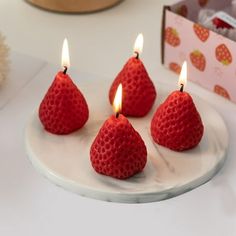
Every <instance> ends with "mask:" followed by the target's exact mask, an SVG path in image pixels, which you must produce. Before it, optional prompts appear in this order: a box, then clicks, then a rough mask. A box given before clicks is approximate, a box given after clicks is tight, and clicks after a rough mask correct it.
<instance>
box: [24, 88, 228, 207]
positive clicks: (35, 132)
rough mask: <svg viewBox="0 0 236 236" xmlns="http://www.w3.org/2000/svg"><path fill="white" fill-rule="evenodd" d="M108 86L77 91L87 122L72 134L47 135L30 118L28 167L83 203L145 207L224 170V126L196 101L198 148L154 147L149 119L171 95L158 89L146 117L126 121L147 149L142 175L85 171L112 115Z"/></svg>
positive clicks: (225, 132) (209, 109)
mask: <svg viewBox="0 0 236 236" xmlns="http://www.w3.org/2000/svg"><path fill="white" fill-rule="evenodd" d="M107 85H108V86H109V83H107ZM107 85H105V84H104V86H103V85H101V84H100V83H99V84H96V83H93V84H90V85H89V88H88V87H87V86H86V85H84V87H83V86H82V89H83V92H84V94H85V96H86V97H87V101H88V104H89V105H90V119H89V121H88V122H87V124H86V125H85V127H84V128H82V129H81V130H79V131H77V132H75V133H72V134H70V135H64V136H57V135H53V134H50V133H48V132H46V131H45V130H44V129H43V127H42V125H41V123H40V121H39V119H38V115H37V114H36V113H35V114H33V116H32V117H31V119H30V121H29V123H28V124H27V127H26V133H25V141H26V148H27V153H28V156H29V159H30V161H31V162H32V164H33V166H34V167H35V168H36V169H37V170H38V171H39V172H41V173H42V174H43V175H44V176H46V177H47V178H48V179H49V180H51V181H52V182H54V183H55V184H57V185H59V186H61V187H63V188H65V189H67V190H70V191H73V192H76V193H78V194H80V195H82V196H86V197H91V198H95V199H100V200H105V201H112V202H124V203H144V202H152V201H160V200H163V199H167V198H171V197H174V196H177V195H179V194H182V193H184V192H187V191H189V190H192V189H194V188H196V187H197V186H199V185H201V184H203V183H205V182H207V181H208V180H210V179H211V178H212V177H213V176H214V175H215V174H216V173H217V172H218V171H219V170H220V168H221V167H222V166H223V164H224V161H225V158H226V151H227V146H228V132H227V129H226V126H225V124H224V121H223V120H222V118H221V117H220V115H219V114H218V113H217V112H216V111H215V110H214V109H213V108H212V107H211V106H209V105H208V104H207V103H206V102H205V101H203V100H201V99H200V98H198V97H195V96H193V99H194V102H195V104H196V106H197V108H198V110H199V112H200V114H201V117H202V120H203V122H204V126H205V132H204V136H203V139H202V141H201V142H200V144H199V145H198V146H197V147H196V148H194V149H192V150H189V151H185V152H174V151H171V150H168V149H166V148H164V147H161V146H159V145H156V144H154V143H153V141H152V138H151V136H150V131H149V126H150V121H151V118H152V115H153V113H154V110H155V109H156V107H157V106H158V105H159V103H160V102H161V101H163V100H164V99H165V98H166V96H167V95H168V94H169V92H170V91H171V89H170V88H169V87H168V85H165V84H158V88H159V89H158V102H157V103H156V104H155V106H154V108H153V110H152V111H151V112H150V113H149V115H148V116H146V117H144V118H139V119H134V118H132V119H131V118H130V119H129V120H130V122H131V123H132V124H133V126H134V128H135V129H136V130H137V131H138V132H139V133H140V134H141V136H142V138H143V140H144V142H145V143H146V146H147V150H148V162H147V165H146V167H145V169H144V171H143V172H142V173H140V174H137V175H135V176H134V177H132V178H130V179H128V180H117V179H113V178H111V177H107V176H103V175H100V174H97V173H96V172H95V171H94V170H93V168H92V167H91V165H90V157H89V150H90V146H91V143H92V142H93V140H94V138H95V136H96V134H97V132H98V130H99V129H100V127H101V125H102V123H103V122H104V121H105V119H107V118H108V116H109V115H110V114H111V113H112V109H111V107H110V106H109V104H108V102H107V91H108V87H107ZM94 89H96V90H97V93H94ZM98 94H101V96H99V97H98Z"/></svg>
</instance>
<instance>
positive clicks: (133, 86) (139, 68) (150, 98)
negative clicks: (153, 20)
mask: <svg viewBox="0 0 236 236" xmlns="http://www.w3.org/2000/svg"><path fill="white" fill-rule="evenodd" d="M142 48H143V36H142V34H140V35H139V36H138V37H137V39H136V42H135V46H134V53H135V56H133V57H131V58H130V59H129V60H128V62H127V63H126V64H125V65H124V67H123V69H122V70H121V71H120V73H119V74H118V75H117V77H116V78H115V80H114V82H113V83H112V85H111V88H110V92H109V100H110V103H111V104H112V102H113V100H114V97H115V93H116V90H117V87H118V85H119V84H120V83H122V86H123V94H124V96H123V101H122V103H123V104H122V114H124V115H126V116H134V117H142V116H145V115H146V114H147V113H148V112H149V111H150V109H151V108H152V105H153V103H154V101H155V98H156V90H155V87H154V85H153V83H152V81H151V79H150V77H149V75H148V73H147V70H146V68H145V66H144V64H143V63H142V61H141V60H140V53H141V52H142Z"/></svg>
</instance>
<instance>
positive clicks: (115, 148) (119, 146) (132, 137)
mask: <svg viewBox="0 0 236 236" xmlns="http://www.w3.org/2000/svg"><path fill="white" fill-rule="evenodd" d="M121 100H122V86H121V85H119V87H118V89H117V93H116V96H115V99H114V103H113V106H114V109H115V115H112V116H111V117H110V118H108V119H107V120H106V121H105V123H104V124H103V126H102V127H101V129H100V131H99V133H98V135H97V136H96V138H95V140H94V142H93V144H92V146H91V149H90V160H91V163H92V166H93V168H94V169H95V171H96V172H98V173H100V174H103V175H107V176H111V177H114V178H118V179H126V178H129V177H131V176H133V175H134V174H136V173H138V172H141V171H142V170H143V168H144V167H145V164H146V162H147V150H146V146H145V144H144V142H143V140H142V138H141V137H140V135H139V134H138V132H137V131H135V129H134V128H133V127H132V125H131V124H130V123H129V121H128V119H127V118H126V117H125V116H124V115H122V114H119V112H120V111H121Z"/></svg>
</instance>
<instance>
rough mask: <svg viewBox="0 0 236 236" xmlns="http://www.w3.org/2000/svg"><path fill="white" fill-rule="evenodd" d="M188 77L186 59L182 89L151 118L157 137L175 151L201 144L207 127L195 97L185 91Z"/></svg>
mask: <svg viewBox="0 0 236 236" xmlns="http://www.w3.org/2000/svg"><path fill="white" fill-rule="evenodd" d="M186 80H187V63H186V62H184V64H183V67H182V70H181V73H180V78H179V86H180V91H174V92H172V93H171V94H170V95H169V96H168V97H167V99H166V100H165V101H164V103H162V104H161V105H160V106H159V107H158V108H157V110H156V113H155V114H154V116H153V118H152V121H151V135H152V137H153V140H154V141H155V142H156V143H158V144H160V145H162V146H165V147H167V148H170V149H172V150H175V151H183V150H187V149H190V148H193V147H195V146H196V145H198V143H199V142H200V141H201V138H202V136H203V130H204V127H203V124H202V120H201V117H200V115H199V113H198V111H197V109H196V107H195V105H194V102H193V99H192V97H191V96H190V95H189V93H187V92H184V91H183V89H184V86H185V84H186Z"/></svg>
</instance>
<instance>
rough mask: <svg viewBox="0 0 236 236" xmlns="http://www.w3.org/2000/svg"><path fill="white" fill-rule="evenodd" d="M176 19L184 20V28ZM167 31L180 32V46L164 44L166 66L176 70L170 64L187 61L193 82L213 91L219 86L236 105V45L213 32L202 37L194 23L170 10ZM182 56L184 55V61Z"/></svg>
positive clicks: (189, 76) (179, 63) (189, 77)
mask: <svg viewBox="0 0 236 236" xmlns="http://www.w3.org/2000/svg"><path fill="white" fill-rule="evenodd" d="M177 17H180V18H182V21H181V22H182V24H181V25H180V24H177V23H176V22H177V21H176V18H177ZM194 26H195V27H194ZM167 28H172V29H175V30H176V31H177V32H178V37H179V40H180V42H181V44H180V45H179V46H178V47H173V46H171V45H170V44H168V43H167V42H166V41H165V44H164V64H165V66H166V67H168V68H169V69H171V70H172V71H173V69H172V68H173V65H172V66H170V65H171V63H176V64H178V65H182V63H183V61H184V60H186V61H187V62H188V79H189V80H190V81H192V82H195V83H197V84H199V85H201V86H202V87H204V88H207V89H208V90H210V91H212V92H216V90H215V86H216V85H217V86H220V87H222V88H224V90H225V91H227V98H228V99H230V100H232V101H234V102H236V89H235V88H236V73H235V70H236V68H235V63H234V62H235V58H234V54H233V51H235V50H236V43H235V42H233V41H231V40H229V39H228V38H225V37H223V36H221V35H218V34H216V33H214V32H212V31H209V35H207V34H206V35H204V37H202V36H201V35H202V34H201V33H200V34H199V32H201V31H199V30H198V28H197V29H196V25H195V23H194V22H192V21H190V20H188V19H185V18H183V17H181V16H178V15H177V14H175V13H173V12H171V11H166V22H165V29H167ZM196 31H197V33H196ZM199 36H200V38H202V39H204V40H202V39H200V38H199ZM206 38H207V39H206ZM180 55H185V58H183V57H181V56H180ZM217 91H218V90H217ZM216 93H217V92H216ZM218 94H219V93H218ZM221 95H222V94H221Z"/></svg>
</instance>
